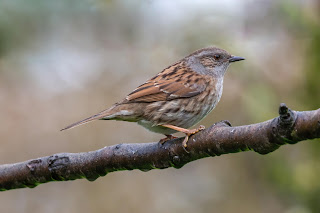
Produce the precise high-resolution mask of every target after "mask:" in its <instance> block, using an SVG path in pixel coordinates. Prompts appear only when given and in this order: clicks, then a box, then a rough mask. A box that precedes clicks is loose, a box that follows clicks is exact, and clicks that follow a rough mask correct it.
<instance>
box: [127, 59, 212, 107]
mask: <svg viewBox="0 0 320 213" xmlns="http://www.w3.org/2000/svg"><path fill="white" fill-rule="evenodd" d="M207 85H208V81H207V80H206V78H205V77H204V76H202V75H200V74H198V73H196V72H193V71H191V70H190V69H188V68H187V67H184V66H182V65H181V63H177V64H174V65H173V66H171V67H168V68H167V69H165V70H163V71H162V72H161V73H159V74H158V75H157V76H156V77H155V78H152V79H150V80H149V81H147V82H146V83H144V84H142V85H141V86H139V87H138V88H136V89H135V90H134V91H133V92H132V93H130V94H129V95H128V96H127V97H126V98H125V99H124V100H123V101H122V102H121V103H139V102H140V103H141V102H144V103H151V102H156V101H167V100H173V99H179V98H188V97H193V96H196V95H198V94H200V93H202V92H203V91H204V90H205V89H206V87H207Z"/></svg>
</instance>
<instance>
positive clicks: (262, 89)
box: [0, 0, 320, 213]
mask: <svg viewBox="0 0 320 213" xmlns="http://www.w3.org/2000/svg"><path fill="white" fill-rule="evenodd" d="M319 12H320V3H319V1H316V0H293V1H289V0H287V1H285V0H281V1H277V0H274V1H272V0H260V1H253V0H243V1H240V0H227V1H218V0H217V1H210V0H200V1H192V0H184V1H183V0H174V1H173V0H171V1H170V0H149V1H138V0H118V1H103V0H55V1H50V0H29V1H23V0H0V109H1V110H0V118H1V120H0V163H1V164H5V163H15V162H19V161H25V160H28V159H33V158H37V157H40V156H46V155H51V154H54V153H59V152H85V151H90V150H95V149H99V148H101V147H104V146H108V145H113V144H118V143H137V142H150V141H158V140H159V139H160V138H162V135H157V134H154V133H151V132H148V131H147V130H145V129H144V128H142V127H140V126H138V125H136V124H133V123H126V122H117V121H97V122H93V123H90V124H88V125H85V126H81V127H78V128H75V129H72V130H69V131H65V132H59V129H61V128H62V127H65V126H66V125H68V124H70V123H72V122H74V121H77V120H79V119H82V118H85V117H87V116H90V115H92V114H93V113H96V112H99V111H101V110H103V109H105V108H107V107H109V106H111V105H112V104H113V103H114V102H117V101H119V100H121V99H122V98H123V97H124V96H125V95H126V94H128V92H130V91H131V90H132V89H134V88H135V87H136V86H138V85H140V84H141V83H143V82H144V81H145V80H147V79H149V78H150V77H152V76H154V75H155V74H156V73H157V72H159V71H161V70H162V69H163V68H165V67H167V66H169V65H170V64H172V63H174V62H175V61H177V60H179V59H180V58H182V57H184V56H186V55H188V54H189V53H191V52H192V51H194V50H196V49H199V48H202V47H206V46H210V45H216V46H219V47H221V48H223V49H226V50H228V51H229V52H230V53H232V54H234V55H239V56H243V57H245V58H246V59H247V60H246V61H243V62H241V63H236V64H233V65H232V66H231V67H230V68H229V70H228V73H227V75H226V77H225V84H224V94H223V96H222V99H221V101H220V103H219V105H218V106H217V108H216V109H215V110H214V112H212V113H211V114H210V115H209V116H208V117H207V118H206V119H204V120H203V121H202V124H204V125H206V126H209V125H211V124H213V123H214V122H217V121H220V120H229V121H230V122H231V123H232V124H233V125H245V124H250V123H256V122H262V121H265V120H268V119H271V118H273V117H275V116H277V111H278V106H279V104H280V103H281V102H285V103H286V104H287V105H288V106H289V107H291V108H292V109H294V110H313V109H317V108H319V107H320V86H319V82H320V71H319V67H320V22H319V18H320V13H319ZM319 176H320V145H319V140H314V141H308V142H303V143H299V144H296V145H286V146H283V147H281V148H280V149H279V150H277V151H275V152H273V153H271V154H268V155H264V156H262V155H258V154H256V153H254V152H245V153H237V154H229V155H224V156H220V157H215V158H206V159H202V160H198V161H196V162H192V163H189V164H187V165H186V166H185V167H183V168H181V169H179V170H177V169H173V168H170V169H165V170H154V171H149V172H147V173H144V172H141V171H123V172H116V173H111V174H108V175H107V176H105V177H102V178H99V179H98V180H97V181H94V182H88V181H87V180H77V181H70V182H55V183H48V184H43V185H40V186H38V187H36V188H34V189H19V190H12V191H7V192H2V193H0V212H28V213H29V212H46V213H51V212H52V213H53V212H54V213H56V212H71V213H72V212H74V213H80V212H142V213H144V212H145V213H147V212H186V213H188V212H192V213H193V212H249V213H251V212H252V213H253V212H285V213H309V212H310V213H311V212H320V182H319V181H318V177H319Z"/></svg>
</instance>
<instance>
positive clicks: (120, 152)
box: [0, 104, 320, 191]
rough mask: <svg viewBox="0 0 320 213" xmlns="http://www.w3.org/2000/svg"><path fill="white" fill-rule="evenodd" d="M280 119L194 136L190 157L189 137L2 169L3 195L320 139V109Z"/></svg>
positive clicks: (222, 125) (284, 112) (286, 113)
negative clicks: (66, 182)
mask: <svg viewBox="0 0 320 213" xmlns="http://www.w3.org/2000/svg"><path fill="white" fill-rule="evenodd" d="M279 115H280V116H279V117H276V118H274V119H272V120H269V121H265V122H262V123H257V124H252V125H246V126H238V127H231V125H230V123H229V122H228V121H221V122H219V123H216V124H214V125H212V126H211V127H209V128H207V129H205V130H203V131H201V132H199V133H197V134H196V135H193V136H191V137H190V139H189V141H188V147H187V149H188V152H186V150H184V148H183V147H182V146H181V142H182V140H183V138H178V139H174V140H171V141H168V142H166V143H165V144H164V145H161V144H159V143H157V142H154V143H139V144H118V145H114V146H109V147H104V148H102V149H99V150H96V151H91V152H85V153H59V154H54V155H52V156H46V157H41V158H38V159H33V160H28V161H25V162H20V163H15V164H5V165H0V191H5V190H10V189H16V188H24V187H30V188H33V187H35V186H37V185H39V184H42V183H47V182H50V181H67V180H75V179H81V178H86V179H88V180H89V181H94V180H96V179H97V178H98V177H100V176H105V175H106V174H108V173H110V172H114V171H119V170H133V169H139V170H142V171H149V170H151V169H164V168H168V167H175V168H181V167H182V166H184V165H185V164H187V163H189V162H191V161H194V160H197V159H200V158H205V157H210V156H211V157H214V156H219V155H222V154H228V153H235V152H240V151H248V150H253V151H255V152H258V153H260V154H267V153H270V152H272V151H274V150H276V149H278V148H279V147H280V146H281V145H284V144H286V143H289V144H295V143H297V142H299V141H303V140H306V139H314V138H320V109H318V110H314V111H304V112H297V111H292V110H290V109H289V108H288V107H287V106H286V105H285V104H281V105H280V107H279Z"/></svg>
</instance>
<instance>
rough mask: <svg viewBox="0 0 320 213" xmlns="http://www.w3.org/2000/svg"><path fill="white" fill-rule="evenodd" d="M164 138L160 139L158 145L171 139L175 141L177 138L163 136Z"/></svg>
mask: <svg viewBox="0 0 320 213" xmlns="http://www.w3.org/2000/svg"><path fill="white" fill-rule="evenodd" d="M165 136H166V137H165V138H162V139H161V140H160V141H159V143H161V144H164V143H165V142H167V141H169V140H172V139H175V138H177V137H174V136H173V135H165Z"/></svg>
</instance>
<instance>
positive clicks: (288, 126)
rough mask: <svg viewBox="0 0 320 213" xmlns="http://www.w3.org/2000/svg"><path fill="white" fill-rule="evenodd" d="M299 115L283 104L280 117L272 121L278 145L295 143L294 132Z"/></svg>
mask: <svg viewBox="0 0 320 213" xmlns="http://www.w3.org/2000/svg"><path fill="white" fill-rule="evenodd" d="M296 119H297V114H296V113H295V112H294V111H292V110H291V109H290V108H288V107H287V105H286V104H285V103H281V104H280V107H279V117H277V118H275V119H273V121H272V134H273V137H274V139H275V141H276V143H278V144H285V143H290V144H293V143H295V142H294V141H293V139H292V130H293V128H294V124H295V121H296Z"/></svg>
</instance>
